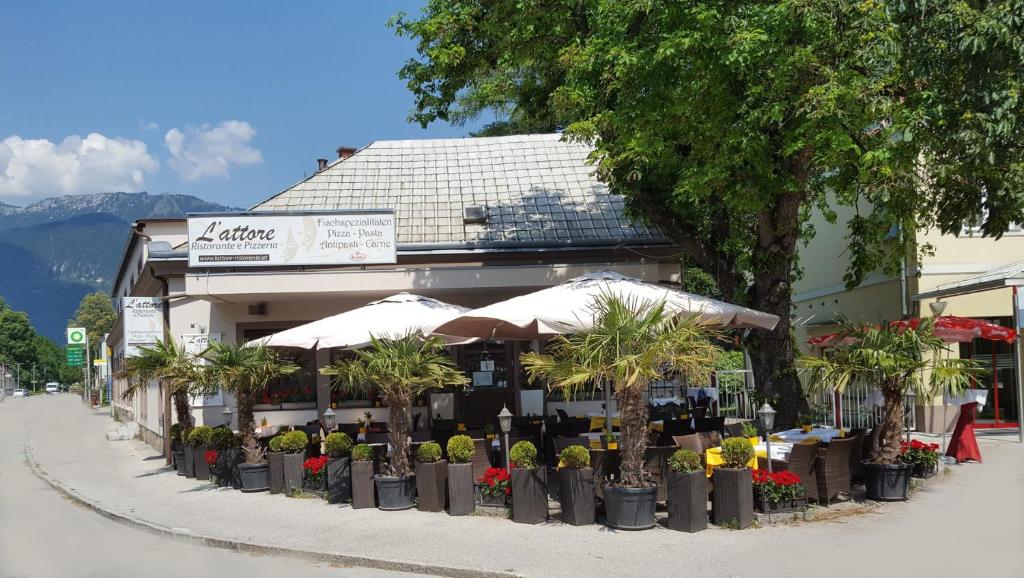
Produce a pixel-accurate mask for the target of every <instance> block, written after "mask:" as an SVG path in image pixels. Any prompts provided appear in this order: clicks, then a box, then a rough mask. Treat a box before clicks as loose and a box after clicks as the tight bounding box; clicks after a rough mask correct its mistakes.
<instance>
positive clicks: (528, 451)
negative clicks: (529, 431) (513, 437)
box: [508, 440, 537, 470]
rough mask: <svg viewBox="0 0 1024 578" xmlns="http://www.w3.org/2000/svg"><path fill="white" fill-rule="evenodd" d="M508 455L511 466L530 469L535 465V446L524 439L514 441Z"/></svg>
mask: <svg viewBox="0 0 1024 578" xmlns="http://www.w3.org/2000/svg"><path fill="white" fill-rule="evenodd" d="M508 457H509V461H511V462H512V467H514V468H519V469H522V470H532V469H533V468H535V467H537V446H535V445H533V443H531V442H528V441H526V440H523V441H521V442H516V443H515V445H513V446H512V450H511V451H510V452H509V453H508Z"/></svg>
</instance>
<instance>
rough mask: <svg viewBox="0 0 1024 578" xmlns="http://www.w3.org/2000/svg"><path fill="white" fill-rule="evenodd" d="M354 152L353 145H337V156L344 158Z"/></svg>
mask: <svg viewBox="0 0 1024 578" xmlns="http://www.w3.org/2000/svg"><path fill="white" fill-rule="evenodd" d="M354 154H356V149H355V147H338V158H339V159H342V160H345V159H347V158H348V157H350V156H352V155H354Z"/></svg>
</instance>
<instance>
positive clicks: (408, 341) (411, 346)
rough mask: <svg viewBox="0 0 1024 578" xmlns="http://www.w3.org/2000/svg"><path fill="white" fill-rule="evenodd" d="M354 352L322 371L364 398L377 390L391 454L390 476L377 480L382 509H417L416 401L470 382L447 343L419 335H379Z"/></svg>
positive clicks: (336, 385)
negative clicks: (412, 453)
mask: <svg viewBox="0 0 1024 578" xmlns="http://www.w3.org/2000/svg"><path fill="white" fill-rule="evenodd" d="M354 354H355V356H354V358H352V359H347V360H343V361H340V362H338V363H336V364H334V365H331V366H329V367H325V368H323V369H321V370H320V372H321V373H323V374H324V375H330V376H333V377H334V382H333V385H334V387H336V388H340V389H342V390H343V391H346V392H348V393H351V394H358V395H369V394H371V393H374V392H376V393H378V394H380V396H381V397H383V398H384V400H385V401H386V402H387V404H388V407H389V408H390V411H389V412H388V438H389V442H390V443H389V445H390V455H389V458H388V464H387V470H386V472H385V473H384V474H382V475H378V476H376V477H375V478H374V482H375V483H376V485H377V500H378V507H379V508H380V509H382V510H404V509H406V508H411V507H412V505H413V494H414V493H415V480H414V479H413V476H412V475H411V473H412V472H411V471H410V468H409V431H410V424H409V421H410V420H409V416H410V414H411V412H412V400H414V399H416V398H417V397H419V396H421V395H423V394H425V393H426V392H427V391H430V390H432V389H441V388H444V387H447V386H461V385H465V384H466V383H468V381H469V380H468V379H467V378H466V376H465V375H464V374H463V373H462V371H461V370H459V368H458V367H457V366H456V365H455V362H454V361H453V360H452V359H451V358H450V357H449V356H448V355H447V353H445V343H444V341H443V340H442V339H440V338H438V337H430V338H427V339H423V338H422V335H421V334H420V333H419V332H410V333H409V334H407V335H404V336H401V337H397V338H377V337H374V338H373V340H372V341H371V343H370V345H369V346H368V347H366V348H364V349H357V350H356V351H355V352H354Z"/></svg>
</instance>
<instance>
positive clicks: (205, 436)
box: [188, 425, 213, 447]
mask: <svg viewBox="0 0 1024 578" xmlns="http://www.w3.org/2000/svg"><path fill="white" fill-rule="evenodd" d="M212 437H213V428H212V427H210V426H208V425H200V426H196V427H194V428H192V431H190V432H188V443H189V445H191V446H192V447H196V446H208V445H210V439H211V438H212Z"/></svg>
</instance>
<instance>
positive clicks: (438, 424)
mask: <svg viewBox="0 0 1024 578" xmlns="http://www.w3.org/2000/svg"><path fill="white" fill-rule="evenodd" d="M430 429H431V430H444V429H450V430H454V429H455V420H453V419H435V420H433V421H431V422H430Z"/></svg>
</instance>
